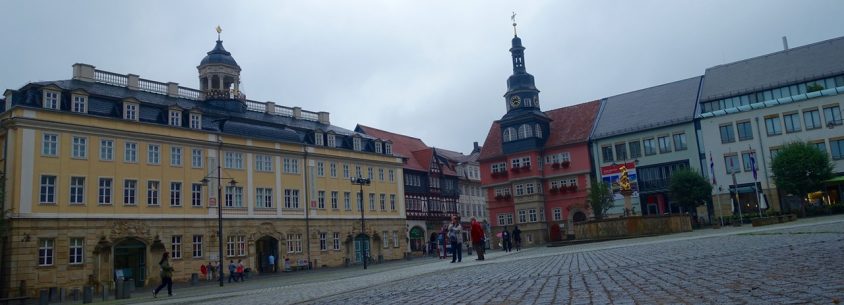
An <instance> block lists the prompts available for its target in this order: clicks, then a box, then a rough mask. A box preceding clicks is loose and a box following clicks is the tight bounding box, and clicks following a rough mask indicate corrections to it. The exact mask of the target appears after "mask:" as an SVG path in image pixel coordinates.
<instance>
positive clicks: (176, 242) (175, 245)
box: [170, 235, 182, 259]
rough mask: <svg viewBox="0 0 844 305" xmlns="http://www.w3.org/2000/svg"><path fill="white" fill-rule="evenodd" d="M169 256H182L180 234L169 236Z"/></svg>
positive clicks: (175, 257) (174, 257) (176, 257)
mask: <svg viewBox="0 0 844 305" xmlns="http://www.w3.org/2000/svg"><path fill="white" fill-rule="evenodd" d="M170 258H172V259H181V258H182V236H181V235H173V236H170Z"/></svg>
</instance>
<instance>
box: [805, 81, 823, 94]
mask: <svg viewBox="0 0 844 305" xmlns="http://www.w3.org/2000/svg"><path fill="white" fill-rule="evenodd" d="M823 89H824V87H823V85H821V84H818V83H811V84H809V85H808V86H806V92H815V91H821V90H823Z"/></svg>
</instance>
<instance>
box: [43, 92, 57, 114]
mask: <svg viewBox="0 0 844 305" xmlns="http://www.w3.org/2000/svg"><path fill="white" fill-rule="evenodd" d="M60 97H61V93H59V92H57V91H50V90H44V101H43V104H44V108H46V109H53V110H59V98H60Z"/></svg>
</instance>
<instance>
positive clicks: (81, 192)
mask: <svg viewBox="0 0 844 305" xmlns="http://www.w3.org/2000/svg"><path fill="white" fill-rule="evenodd" d="M69 190H70V193H69V194H70V196H69V197H70V198H69V200H68V201H69V202H70V204H72V205H82V204H85V177H80V176H72V177H70V188H69Z"/></svg>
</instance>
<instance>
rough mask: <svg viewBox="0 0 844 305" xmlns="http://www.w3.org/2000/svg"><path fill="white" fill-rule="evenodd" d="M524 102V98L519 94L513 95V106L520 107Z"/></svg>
mask: <svg viewBox="0 0 844 305" xmlns="http://www.w3.org/2000/svg"><path fill="white" fill-rule="evenodd" d="M521 103H522V99H521V98H519V96H513V97H511V98H510V105H511V106H513V107H519V104H521Z"/></svg>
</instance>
